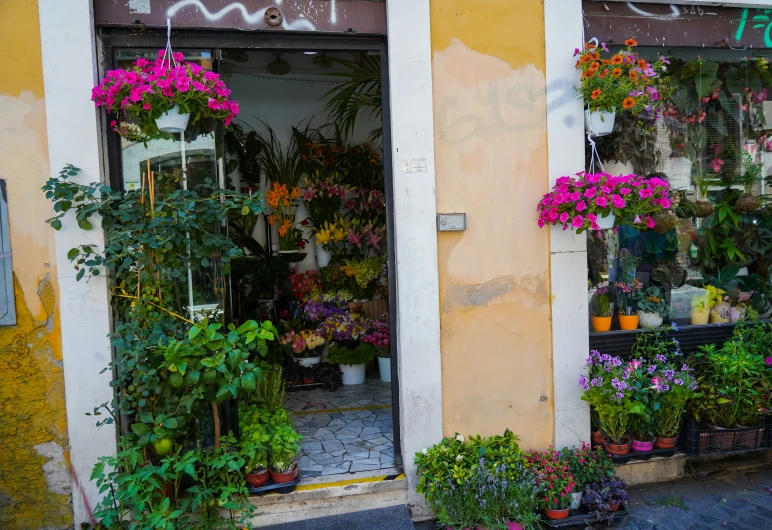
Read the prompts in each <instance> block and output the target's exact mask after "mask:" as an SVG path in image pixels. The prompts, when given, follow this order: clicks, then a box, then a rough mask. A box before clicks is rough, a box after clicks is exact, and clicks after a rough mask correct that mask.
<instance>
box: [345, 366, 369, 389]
mask: <svg viewBox="0 0 772 530" xmlns="http://www.w3.org/2000/svg"><path fill="white" fill-rule="evenodd" d="M340 371H341V374H343V384H344V385H361V384H362V383H364V382H365V363H362V364H355V365H353V366H352V365H350V364H341V365H340Z"/></svg>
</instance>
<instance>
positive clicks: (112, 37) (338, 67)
mask: <svg viewBox="0 0 772 530" xmlns="http://www.w3.org/2000/svg"><path fill="white" fill-rule="evenodd" d="M171 4H174V3H173V2H172V3H171ZM113 7H115V6H107V5H105V6H102V7H101V8H99V9H97V10H96V12H95V16H96V21H95V24H96V27H97V28H98V33H99V35H98V48H99V62H98V63H97V67H98V70H99V76H98V83H97V85H96V86H95V87H94V89H93V91H92V99H93V101H94V103H95V104H96V106H97V107H98V110H99V111H100V119H101V120H102V124H103V132H104V134H103V138H102V139H101V140H100V144H101V145H102V146H103V147H104V151H105V157H104V161H105V164H106V168H105V169H106V171H105V176H106V177H107V180H109V184H110V186H105V185H99V184H90V185H87V184H85V183H83V182H84V181H83V180H82V172H83V170H82V169H81V167H76V165H69V164H68V165H66V166H65V167H64V168H63V169H62V171H61V172H60V173H59V174H58V175H55V176H54V177H53V178H52V179H51V180H50V181H49V182H48V184H47V186H46V188H45V191H46V194H47V197H48V198H49V199H51V200H52V201H53V204H54V211H55V217H54V218H52V219H51V220H50V224H51V225H52V227H53V228H55V229H56V230H60V231H62V232H69V233H72V232H71V231H79V232H81V233H83V235H82V236H75V237H74V238H72V239H78V238H79V237H82V238H83V239H84V240H91V241H96V240H98V238H96V235H97V232H98V230H94V229H95V228H100V227H101V228H102V229H103V230H104V236H105V239H104V243H103V244H98V243H97V242H84V243H83V244H78V243H70V242H69V241H68V242H67V243H65V245H68V246H70V248H69V249H68V250H67V252H66V254H67V260H68V261H70V262H71V263H72V265H74V267H75V271H76V272H75V273H74V278H73V280H74V281H75V282H77V285H78V287H75V289H78V288H82V287H80V286H81V285H84V284H85V283H86V282H91V281H93V282H97V283H98V282H99V281H100V280H101V278H103V277H104V275H105V273H108V274H109V275H110V285H109V286H108V288H109V291H110V297H109V301H110V305H111V312H112V316H113V330H112V333H111V337H110V338H111V345H112V347H113V348H114V349H113V360H112V362H111V363H110V366H109V367H108V369H107V370H106V371H105V372H106V373H107V374H110V373H112V374H113V377H112V381H110V385H109V386H108V387H105V388H110V387H112V388H113V389H115V395H114V396H112V399H111V401H109V402H106V403H104V404H103V405H102V406H101V407H97V408H96V409H93V413H92V414H93V415H97V416H100V418H98V419H97V421H98V425H99V426H105V425H111V426H113V427H115V429H116V431H117V433H118V435H117V440H118V451H117V454H116V455H113V456H111V455H110V452H109V451H107V452H106V453H105V455H106V456H104V457H103V458H102V460H101V463H100V464H99V465H98V466H97V468H96V469H97V470H96V471H95V472H94V482H92V483H91V484H88V483H87V482H88V481H85V482H84V484H83V486H84V488H92V487H93V488H102V491H100V494H101V493H104V491H105V489H104V488H105V487H106V486H105V484H108V483H110V484H117V483H118V482H121V483H124V484H126V482H125V481H136V484H140V483H142V484H143V485H142V486H140V489H141V490H142V491H143V492H144V493H143V495H144V494H147V495H149V496H150V497H151V498H152V499H154V500H157V501H158V502H159V503H160V504H159V506H161V508H159V509H158V510H156V509H151V510H147V509H145V508H143V507H142V506H141V503H140V502H138V498H137V497H136V496H134V494H135V493H136V491H137V490H135V489H132V488H123V487H120V488H117V489H113V490H111V491H112V495H109V496H108V497H104V498H103V499H102V502H101V503H99V504H98V505H97V503H90V504H91V506H88V504H89V503H86V506H84V507H82V508H85V510H86V513H85V515H80V516H78V517H79V518H81V519H83V520H86V519H91V520H92V521H94V520H97V521H98V520H101V521H102V524H104V525H105V526H106V527H110V528H112V527H115V525H116V524H117V525H118V526H120V523H118V521H120V520H121V519H123V518H124V517H131V518H133V519H134V520H135V521H139V522H143V521H144V522H146V521H147V518H148V517H168V518H169V520H170V521H171V520H174V526H175V527H179V528H182V527H186V526H184V525H185V524H187V523H186V521H188V519H186V518H187V517H189V516H190V515H191V514H193V513H194V512H196V513H197V515H196V517H204V518H205V519H206V520H207V521H211V522H212V524H220V523H222V524H226V525H239V527H241V526H245V525H247V524H249V521H250V520H251V518H252V517H253V515H254V514H255V508H254V506H253V504H254V503H255V501H254V499H253V500H252V501H250V500H249V495H250V494H257V495H263V494H264V493H266V492H269V491H270V492H275V491H278V492H280V493H288V492H292V491H293V490H295V489H296V486H297V485H298V483H300V482H301V481H303V483H304V484H308V483H309V481H310V483H312V485H313V488H312V490H316V489H319V488H320V487H326V484H327V483H328V482H329V483H337V482H339V481H340V480H346V481H349V483H351V484H357V480H358V479H357V477H360V476H365V477H366V479H367V480H366V482H375V481H376V479H378V478H379V477H381V478H382V477H389V480H390V481H396V482H394V484H395V487H389V491H395V490H396V491H397V492H398V494H392V495H391V497H390V502H391V503H395V502H396V503H398V504H400V503H401V504H405V503H406V501H407V481H406V480H405V476H404V474H402V471H403V470H402V459H401V453H402V443H403V441H406V443H407V444H408V445H415V444H417V443H419V442H414V441H410V440H409V436H410V435H407V437H406V436H403V435H402V434H404V433H401V431H400V421H399V418H400V416H401V414H402V411H403V407H401V406H400V402H399V395H400V382H401V381H400V377H399V368H400V366H399V365H398V359H399V356H398V353H397V352H398V351H399V348H398V344H397V340H396V338H397V337H399V336H401V337H403V338H405V339H406V340H407V339H410V340H411V341H413V344H414V347H418V350H419V351H417V353H416V354H415V356H413V357H412V361H416V362H418V366H414V367H412V368H411V369H410V370H411V372H419V371H420V369H422V368H425V366H422V365H421V363H422V362H423V361H422V359H423V358H424V357H426V355H427V354H430V353H431V352H432V351H434V353H436V354H437V355H438V354H439V345H438V343H437V345H436V348H434V350H433V349H432V348H431V347H430V348H428V349H427V348H420V347H419V346H420V343H421V342H424V341H426V340H427V339H430V335H431V334H427V329H422V330H420V334H421V337H422V338H421V339H419V341H418V342H415V339H414V338H412V339H411V338H410V337H411V333H412V332H411V331H409V330H407V331H403V332H399V331H398V330H399V328H400V324H399V322H398V321H397V315H398V313H397V309H398V298H397V296H396V293H397V284H396V273H397V266H396V260H395V253H396V247H397V243H396V238H395V224H396V223H397V222H398V221H397V220H395V213H394V190H395V184H394V176H393V167H392V163H393V159H392V157H390V156H384V153H387V152H389V150H390V149H391V142H392V141H393V139H395V138H398V137H399V135H400V134H402V130H401V129H399V128H397V129H394V128H392V125H391V123H392V122H391V121H390V116H393V115H394V114H395V113H396V114H399V113H400V112H401V111H400V106H399V105H394V106H390V105H389V101H390V100H389V97H388V95H389V83H388V66H389V63H388V62H387V60H386V53H387V42H386V39H385V32H386V29H385V7H384V4H383V3H366V4H365V3H352V4H346V5H344V6H341V7H340V8H339V9H337V8H336V7H335V6H334V3H333V7H332V9H333V13H332V15H331V16H332V19H333V22H330V20H329V19H328V18H327V15H326V14H325V15H324V16H322V15H319V17H318V20H317V18H314V17H310V16H304V15H302V14H298V13H296V12H294V11H293V9H294V8H293V6H285V8H284V9H282V10H278V9H269V10H263V11H265V13H262V12H261V14H260V17H259V20H258V19H253V17H251V16H247V15H246V14H245V15H244V16H243V17H240V20H239V21H238V22H236V21H231V20H230V19H229V18H227V17H226V18H225V19H223V20H222V22H221V23H218V24H215V25H214V26H211V25H210V24H209V22H211V18H207V17H206V16H203V15H202V16H199V17H198V18H197V19H196V17H193V19H191V18H190V17H189V15H190V12H191V11H195V10H191V9H187V10H185V9H182V8H179V9H177V8H175V6H174V5H170V6H169V7H168V9H166V10H165V11H164V13H165V15H167V16H168V18H167V16H164V17H163V19H162V20H163V22H160V21H159V20H155V18H154V17H155V16H156V15H158V14H159V13H161V11H156V7H153V10H152V11H153V12H152V13H150V10H149V9H148V13H141V14H143V15H144V14H147V15H148V16H141V17H140V19H141V20H142V24H141V28H140V26H137V24H140V22H137V21H136V20H134V18H131V19H126V18H125V16H128V15H127V9H128V8H126V6H119V7H118V8H116V9H117V10H118V12H119V15H120V16H118V15H116V13H115V12H114V11H111V10H112V8H113ZM131 9H134V8H133V7H132V8H131ZM226 11H227V10H226ZM178 12H179V13H178ZM175 14H177V15H178V16H176V17H175ZM199 14H200V13H199ZM336 16H340V17H341V20H345V21H346V22H345V23H346V24H347V26H346V27H349V26H351V27H352V28H354V29H352V30H351V33H355V34H349V35H343V34H335V31H336V30H338V33H342V31H340V28H339V27H335V28H333V27H331V26H330V24H332V25H333V26H334V25H335V24H334V19H335V17H336ZM121 17H124V18H121ZM237 18H239V17H237ZM194 19H195V20H194ZM137 20H139V19H137ZM276 20H279V22H278V23H276V24H275V23H274V22H276ZM282 21H283V22H282ZM245 23H246V24H247V25H251V26H254V27H253V28H252V29H261V30H263V29H264V30H266V31H259V32H250V33H246V32H241V31H235V29H237V28H239V27H240V26H239V24H245ZM144 24H147V25H148V26H161V27H158V29H149V28H147V27H145V26H144ZM162 24H164V25H167V24H168V26H169V28H168V29H162V28H163V26H162ZM172 25H174V29H173V30H172V29H171V26H172ZM128 26H132V27H128ZM178 26H181V27H183V28H185V29H178ZM310 26H315V27H314V28H313V29H312V28H311V27H310ZM138 28H140V30H139V31H138ZM271 28H274V29H273V30H271ZM242 29H243V28H242ZM293 29H302V30H304V33H302V34H301V33H299V32H297V31H292V30H293ZM317 29H318V30H319V31H320V33H318V34H313V33H312V32H313V31H316V30H317ZM286 30H289V31H286ZM354 30H356V31H354ZM321 32H325V34H324V35H323V34H322V33H321ZM407 55H409V54H407ZM404 56H405V55H404V54H403V55H402V56H399V55H398V57H397V59H396V61H397V63H398V62H399V61H400V60H401V59H400V57H403V58H404ZM396 88H397V89H398V88H399V83H397V85H396ZM102 109H104V112H102ZM95 145H96V144H95ZM419 147H420V146H419V145H418V144H415V143H414V144H412V145H411V147H410V148H407V149H406V150H405V151H406V152H405V154H406V155H409V154H410V152H411V151H412V150H413V149H417V148H419ZM81 158H82V157H81ZM422 160H424V161H425V160H426V158H422ZM77 166H81V163H78V164H77ZM92 169H93V168H92ZM425 173H426V166H425V163H424V165H423V167H422V169H421V170H420V173H419V177H424V175H425ZM416 180H418V179H416ZM421 180H422V179H421ZM411 186H412V184H410V185H406V186H402V188H401V189H402V190H404V191H405V192H407V190H409V189H410V188H411ZM72 214H75V215H74V218H76V221H72V220H71V219H70V217H69V216H70V215H72ZM65 216H66V217H67V218H65ZM432 217H433V216H432ZM415 220H416V219H415V218H414V219H413V222H415ZM413 224H415V223H413ZM429 227H430V230H429V231H428V233H429V234H431V235H432V236H433V235H434V221H433V219H432V220H431V221H430V224H429ZM92 230H93V231H92ZM89 231H92V232H89ZM414 233H415V232H414ZM94 238H96V239H94ZM72 239H71V241H72ZM423 291H425V289H423V290H418V291H415V292H414V294H415V295H419V294H420V293H422V292H423ZM423 294H427V293H426V292H423ZM428 294H429V296H428V298H429V299H431V293H428ZM422 303H423V302H422ZM422 303H419V304H411V307H410V308H409V309H404V310H402V311H401V312H400V314H401V316H402V318H411V319H412V320H413V321H414V322H416V323H420V322H422V321H426V320H427V319H430V318H431V317H432V315H429V316H424V315H419V316H415V315H414V316H413V317H410V316H409V315H411V314H412V313H413V311H414V310H420V306H421V305H422ZM429 329H433V328H432V327H431V326H429ZM106 331H107V330H105V332H106ZM416 331H418V330H416ZM392 338H394V339H395V340H394V341H392ZM437 342H438V340H437ZM405 365H406V366H408V367H410V365H411V361H407V362H406V364H405ZM105 372H103V373H105ZM431 378H437V379H438V378H439V371H437V374H435V375H432V376H431ZM431 378H430V380H431ZM407 379H408V381H409V380H410V379H411V376H410V375H408V377H407ZM423 382H424V383H425V382H426V379H425V378H423ZM408 385H409V386H408V387H410V385H411V383H408ZM437 390H438V388H434V389H432V388H431V387H427V386H426V385H422V386H421V388H415V389H413V390H411V394H412V395H414V396H416V397H418V396H421V395H422V394H424V393H426V392H427V391H431V392H434V391H437ZM73 396H74V397H76V398H77V396H76V394H75V393H74V389H73ZM84 397H85V396H84ZM422 399H426V398H422ZM75 401H76V399H74V400H73V402H75ZM102 401H104V400H102ZM429 401H430V402H432V403H435V404H436V405H433V406H436V408H439V407H440V405H441V404H440V402H439V400H435V399H430V400H429ZM91 408H93V405H92V406H91ZM424 408H425V407H424ZM89 410H91V409H89ZM429 412H430V411H428V410H424V411H419V412H418V414H417V415H416V414H415V413H412V414H411V416H413V418H412V419H413V420H416V421H421V420H418V418H420V417H421V416H422V415H423V414H424V413H429ZM408 413H409V414H410V411H409V410H408ZM435 424H439V423H438V422H437V421H433V420H432V421H421V426H420V427H418V428H416V429H414V430H411V432H412V433H414V434H416V435H418V436H419V437H420V436H423V433H425V432H426V431H427V430H430V429H431V428H432V426H433V425H435ZM108 430H109V428H108ZM432 437H434V436H432ZM86 445H87V444H86ZM422 445H423V444H422ZM79 447H80V446H79ZM78 450H79V449H78ZM411 450H414V449H412V448H411ZM83 460H87V458H83ZM411 460H412V459H411ZM79 465H80V464H78V466H79ZM78 469H79V470H80V471H81V475H82V474H83V471H84V469H83V468H80V467H78ZM361 473H366V475H361ZM352 474H353V476H352ZM344 475H346V476H344ZM148 476H152V477H153V478H152V479H151V480H148V479H147V477H148ZM143 477H144V478H143ZM153 484H156V486H153ZM157 484H162V485H163V486H162V487H157ZM370 489H373V488H370ZM344 494H348V493H344ZM100 497H101V495H100ZM93 498H96V496H94V497H92V499H93ZM83 499H84V500H86V496H85V495H84V497H83ZM164 499H165V500H164ZM255 499H256V497H255ZM97 500H98V499H97ZM153 502H155V501H153ZM258 504H259V503H258ZM164 506H166V507H167V508H168V507H169V506H172V507H173V510H171V512H173V513H171V512H170V510H167V509H166V508H164ZM224 510H232V512H231V513H230V515H228V516H227V519H229V521H230V522H227V523H226V522H224V519H223V517H224V516H223V511H224ZM161 512H163V513H161ZM76 513H77V510H76ZM92 513H93V515H92ZM293 516H299V517H301V518H302V517H307V516H304V515H298V514H293ZM283 520H288V515H287V514H284V516H283ZM188 522H189V521H188ZM148 524H149V523H148ZM153 524H157V521H156V523H153ZM170 524H171V523H170Z"/></svg>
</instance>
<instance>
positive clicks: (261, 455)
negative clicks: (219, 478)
mask: <svg viewBox="0 0 772 530" xmlns="http://www.w3.org/2000/svg"><path fill="white" fill-rule="evenodd" d="M260 437H261V439H263V438H264V439H265V441H264V442H260V443H250V442H245V441H244V440H245V438H246V437H245V435H244V433H243V432H242V433H241V438H242V444H241V456H242V457H243V458H244V462H245V465H244V469H245V470H246V473H245V474H244V479H245V480H246V481H247V484H249V485H250V486H252V487H255V488H259V487H261V486H265V483H266V482H268V478H269V477H270V471H269V469H268V446H267V444H268V442H269V441H270V439H271V435H269V434H267V433H262V434H261V435H260ZM264 444H265V445H264Z"/></svg>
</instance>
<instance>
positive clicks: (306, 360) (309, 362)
mask: <svg viewBox="0 0 772 530" xmlns="http://www.w3.org/2000/svg"><path fill="white" fill-rule="evenodd" d="M295 360H296V361H297V362H298V363H300V366H305V367H306V368H310V367H312V366H316V365H317V364H319V363H320V362H321V361H322V356H321V355H320V356H319V357H298V358H296V359H295Z"/></svg>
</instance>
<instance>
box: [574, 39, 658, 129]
mask: <svg viewBox="0 0 772 530" xmlns="http://www.w3.org/2000/svg"><path fill="white" fill-rule="evenodd" d="M637 45H638V43H637V42H636V41H635V39H628V40H626V41H625V46H626V50H620V51H619V52H617V53H614V54H611V53H609V49H608V47H607V46H606V43H605V42H603V43H601V44H600V46H598V45H597V44H595V43H593V42H588V43H587V44H585V45H584V49H583V50H580V49H579V48H576V50H574V57H576V56H579V59H578V60H577V61H576V68H577V69H579V70H581V71H582V80H581V84H580V85H579V87H577V89H576V91H577V93H578V94H579V95H580V96H581V97H582V99H583V100H584V103H585V106H586V107H587V108H589V109H590V110H591V111H604V112H614V111H617V110H628V111H630V112H632V113H634V114H635V115H639V114H642V113H646V114H653V113H655V108H657V107H658V103H657V102H659V101H661V100H662V95H661V94H660V91H661V89H660V88H659V85H660V82H659V76H660V75H661V74H662V72H664V71H665V70H666V69H667V67H666V66H665V63H666V60H664V59H662V58H660V59H658V60H657V61H656V62H653V63H650V62H648V61H646V59H642V58H640V57H639V56H638V54H637V53H635V52H634V51H633V47H635V46H637ZM601 51H603V52H605V53H606V55H607V56H606V57H601Z"/></svg>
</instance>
